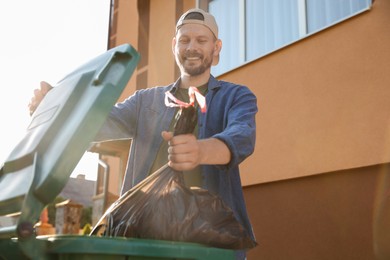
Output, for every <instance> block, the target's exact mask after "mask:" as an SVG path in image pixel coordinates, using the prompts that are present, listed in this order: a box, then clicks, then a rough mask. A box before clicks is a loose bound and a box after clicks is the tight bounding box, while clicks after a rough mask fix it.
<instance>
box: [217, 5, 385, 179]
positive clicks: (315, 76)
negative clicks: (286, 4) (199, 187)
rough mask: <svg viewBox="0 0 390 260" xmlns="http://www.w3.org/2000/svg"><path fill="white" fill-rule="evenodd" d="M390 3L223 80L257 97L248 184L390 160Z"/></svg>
mask: <svg viewBox="0 0 390 260" xmlns="http://www.w3.org/2000/svg"><path fill="white" fill-rule="evenodd" d="M389 13H390V1H386V0H378V1H375V3H374V5H373V7H372V9H371V10H370V11H367V12H364V13H362V14H360V15H358V16H356V17H353V18H351V19H349V20H347V21H344V22H342V23H340V24H338V25H336V26H333V27H330V28H328V29H327V30H324V31H322V32H320V33H317V34H314V35H312V36H310V37H307V38H306V39H303V40H301V41H298V42H296V43H295V44H293V45H290V46H288V47H286V48H284V49H282V50H279V51H277V52H274V53H273V54H270V55H268V56H265V57H263V58H260V59H258V60H256V61H254V62H252V63H249V64H247V65H245V66H242V67H241V68H238V69H236V70H233V71H231V72H229V73H227V74H225V75H222V76H221V77H220V78H221V79H224V80H229V81H233V82H239V83H241V84H245V85H248V86H249V87H250V88H251V89H252V90H253V91H254V93H255V94H256V96H257V97H258V105H259V108H260V112H259V114H258V116H257V124H258V130H257V144H256V150H255V153H254V155H253V156H252V157H251V158H249V159H248V160H247V161H246V162H244V164H243V167H242V169H243V171H242V173H243V174H242V179H243V184H244V185H249V184H256V183H264V182H270V181H275V180H282V179H289V178H295V177H301V176H308V175H313V174H318V173H323V172H329V171H335V170H341V169H348V168H354V167H360V166H366V165H374V164H378V163H382V162H388V161H389V159H390V132H389V129H390V122H389V118H390V102H389V100H390V88H389V86H390V73H389V72H388V71H389V68H390V48H389V46H390V30H389V28H388V24H390V16H389V15H388V14H389Z"/></svg>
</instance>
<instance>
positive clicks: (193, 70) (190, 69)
mask: <svg viewBox="0 0 390 260" xmlns="http://www.w3.org/2000/svg"><path fill="white" fill-rule="evenodd" d="M183 56H184V57H183ZM183 56H179V55H177V56H176V60H177V62H178V64H179V67H181V70H182V71H184V72H185V73H187V74H188V75H190V76H198V75H201V74H203V73H204V72H205V71H206V70H208V69H209V68H210V67H211V64H212V62H213V61H212V59H210V58H208V57H206V58H204V56H203V55H201V54H198V53H185V54H184V55H183ZM186 57H198V58H200V62H201V63H200V65H197V66H195V65H188V63H192V61H188V60H186ZM209 57H212V56H211V55H210V56H209ZM196 62H199V61H196Z"/></svg>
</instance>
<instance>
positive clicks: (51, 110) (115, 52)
mask: <svg viewBox="0 0 390 260" xmlns="http://www.w3.org/2000/svg"><path fill="white" fill-rule="evenodd" d="M138 60H139V54H138V53H137V52H136V51H135V50H134V49H133V48H132V47H131V46H130V45H128V44H124V45H121V46H118V47H116V48H113V49H111V50H109V51H107V52H106V53H104V54H102V55H100V56H98V57H96V58H95V59H93V60H91V61H90V62H88V63H86V64H85V65H83V66H81V67H79V68H78V69H76V70H75V71H74V72H72V73H70V74H68V75H67V76H66V77H65V78H64V79H63V80H61V81H59V82H58V83H57V84H56V86H54V88H53V89H52V90H51V91H50V92H49V93H48V94H47V96H46V97H45V99H44V100H43V101H42V102H41V104H40V105H39V107H38V108H37V110H36V111H35V112H34V114H33V116H32V119H31V122H30V124H29V125H28V127H27V130H26V134H25V136H24V138H22V140H21V141H20V142H19V144H18V145H16V147H15V148H14V150H13V151H12V152H11V153H10V155H9V157H8V158H7V160H6V162H5V163H4V164H3V166H2V168H1V169H0V216H6V215H8V214H12V213H16V212H20V215H19V219H18V221H17V223H16V224H15V225H11V226H6V227H1V226H0V259H12V260H13V259H210V260H218V259H221V260H222V259H224V260H225V259H233V258H234V251H232V250H226V249H219V248H212V247H207V246H203V245H199V244H193V243H181V242H173V241H158V240H145V239H134V238H121V237H115V238H106V237H91V236H75V235H52V236H36V235H35V231H34V224H35V222H36V221H37V220H38V219H39V216H40V214H41V212H42V210H43V209H44V207H45V206H46V205H47V204H49V203H50V202H52V201H53V200H54V199H55V197H56V196H57V195H58V194H59V193H60V192H61V191H62V189H63V188H64V186H65V184H66V183H67V181H68V179H69V176H70V174H71V173H72V171H73V169H74V168H75V166H76V165H77V163H78V161H79V160H80V158H81V157H82V155H83V154H84V152H85V151H86V150H87V149H88V147H89V145H90V142H91V141H92V140H93V138H94V136H95V135H96V133H97V131H98V129H99V128H100V127H101V125H102V124H103V123H104V120H105V118H106V117H107V114H108V113H109V111H110V109H111V107H112V106H113V105H114V104H115V102H116V101H117V99H118V98H119V96H120V94H121V93H122V91H123V89H124V88H125V86H126V84H127V82H128V80H129V79H130V76H131V75H132V73H133V72H134V70H135V68H136V65H137V63H138Z"/></svg>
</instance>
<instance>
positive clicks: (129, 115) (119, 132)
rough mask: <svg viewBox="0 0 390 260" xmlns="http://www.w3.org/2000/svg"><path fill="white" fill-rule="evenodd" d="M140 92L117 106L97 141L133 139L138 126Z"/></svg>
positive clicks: (100, 131)
mask: <svg viewBox="0 0 390 260" xmlns="http://www.w3.org/2000/svg"><path fill="white" fill-rule="evenodd" d="M138 95H139V93H138V92H136V93H134V94H133V95H132V96H130V97H128V98H127V99H126V100H125V101H123V102H120V103H117V104H115V106H113V108H112V109H111V111H110V114H109V116H108V117H107V119H106V122H105V123H104V125H103V127H102V128H101V129H100V130H99V133H98V135H97V136H96V138H95V141H96V142H98V141H107V140H117V139H128V138H133V136H134V132H135V127H136V125H137V114H138V109H137V96H138Z"/></svg>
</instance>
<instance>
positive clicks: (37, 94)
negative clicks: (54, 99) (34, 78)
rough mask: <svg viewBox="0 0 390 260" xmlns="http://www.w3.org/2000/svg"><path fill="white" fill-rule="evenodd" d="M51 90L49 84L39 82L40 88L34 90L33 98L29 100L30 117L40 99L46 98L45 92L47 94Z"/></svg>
mask: <svg viewBox="0 0 390 260" xmlns="http://www.w3.org/2000/svg"><path fill="white" fill-rule="evenodd" d="M52 88H53V87H52V86H51V85H50V84H49V83H47V82H45V81H41V83H40V88H39V89H34V96H33V97H32V98H31V100H30V103H29V104H28V110H29V112H30V116H31V115H32V114H33V113H34V111H35V110H36V109H37V107H38V106H39V104H40V103H41V101H42V99H43V98H44V97H45V96H46V94H47V92H49V91H50V90H51V89H52Z"/></svg>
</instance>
